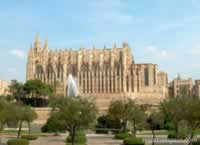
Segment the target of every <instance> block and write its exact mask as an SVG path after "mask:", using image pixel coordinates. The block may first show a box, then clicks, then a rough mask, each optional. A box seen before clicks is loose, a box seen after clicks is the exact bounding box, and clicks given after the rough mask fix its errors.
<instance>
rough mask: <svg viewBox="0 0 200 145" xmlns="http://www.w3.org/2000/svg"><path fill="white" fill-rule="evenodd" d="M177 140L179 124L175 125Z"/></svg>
mask: <svg viewBox="0 0 200 145" xmlns="http://www.w3.org/2000/svg"><path fill="white" fill-rule="evenodd" d="M175 132H176V138H178V123H175Z"/></svg>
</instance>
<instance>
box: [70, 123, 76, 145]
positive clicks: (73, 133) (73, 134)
mask: <svg viewBox="0 0 200 145" xmlns="http://www.w3.org/2000/svg"><path fill="white" fill-rule="evenodd" d="M71 138H72V145H75V138H76V127H73V128H72V132H71Z"/></svg>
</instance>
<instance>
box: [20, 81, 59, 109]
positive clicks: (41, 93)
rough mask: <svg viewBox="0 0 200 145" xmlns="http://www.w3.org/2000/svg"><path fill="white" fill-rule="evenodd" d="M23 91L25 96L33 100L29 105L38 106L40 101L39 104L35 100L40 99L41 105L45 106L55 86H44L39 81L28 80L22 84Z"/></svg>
mask: <svg viewBox="0 0 200 145" xmlns="http://www.w3.org/2000/svg"><path fill="white" fill-rule="evenodd" d="M24 91H25V93H26V96H27V97H28V98H29V99H32V100H33V102H32V103H31V105H34V106H38V105H39V103H40V104H41V100H39V102H38V101H37V100H38V99H42V98H43V99H42V102H43V105H45V104H46V103H47V100H48V98H49V97H51V96H52V95H53V94H54V92H55V85H54V84H53V85H51V84H45V83H43V82H42V81H41V80H28V81H27V82H26V83H25V84H24Z"/></svg>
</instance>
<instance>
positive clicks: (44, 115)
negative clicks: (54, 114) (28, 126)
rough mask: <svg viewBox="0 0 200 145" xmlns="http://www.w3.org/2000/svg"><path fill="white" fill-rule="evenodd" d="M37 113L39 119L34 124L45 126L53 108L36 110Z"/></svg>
mask: <svg viewBox="0 0 200 145" xmlns="http://www.w3.org/2000/svg"><path fill="white" fill-rule="evenodd" d="M34 110H35V112H36V113H37V119H36V120H35V121H34V122H33V123H35V124H45V123H46V121H47V119H48V118H49V113H50V111H51V108H34Z"/></svg>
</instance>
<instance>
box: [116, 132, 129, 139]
mask: <svg viewBox="0 0 200 145" xmlns="http://www.w3.org/2000/svg"><path fill="white" fill-rule="evenodd" d="M128 137H131V135H130V134H129V133H127V132H125V133H123V132H121V133H118V134H116V135H115V137H114V138H115V139H125V138H128Z"/></svg>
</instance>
